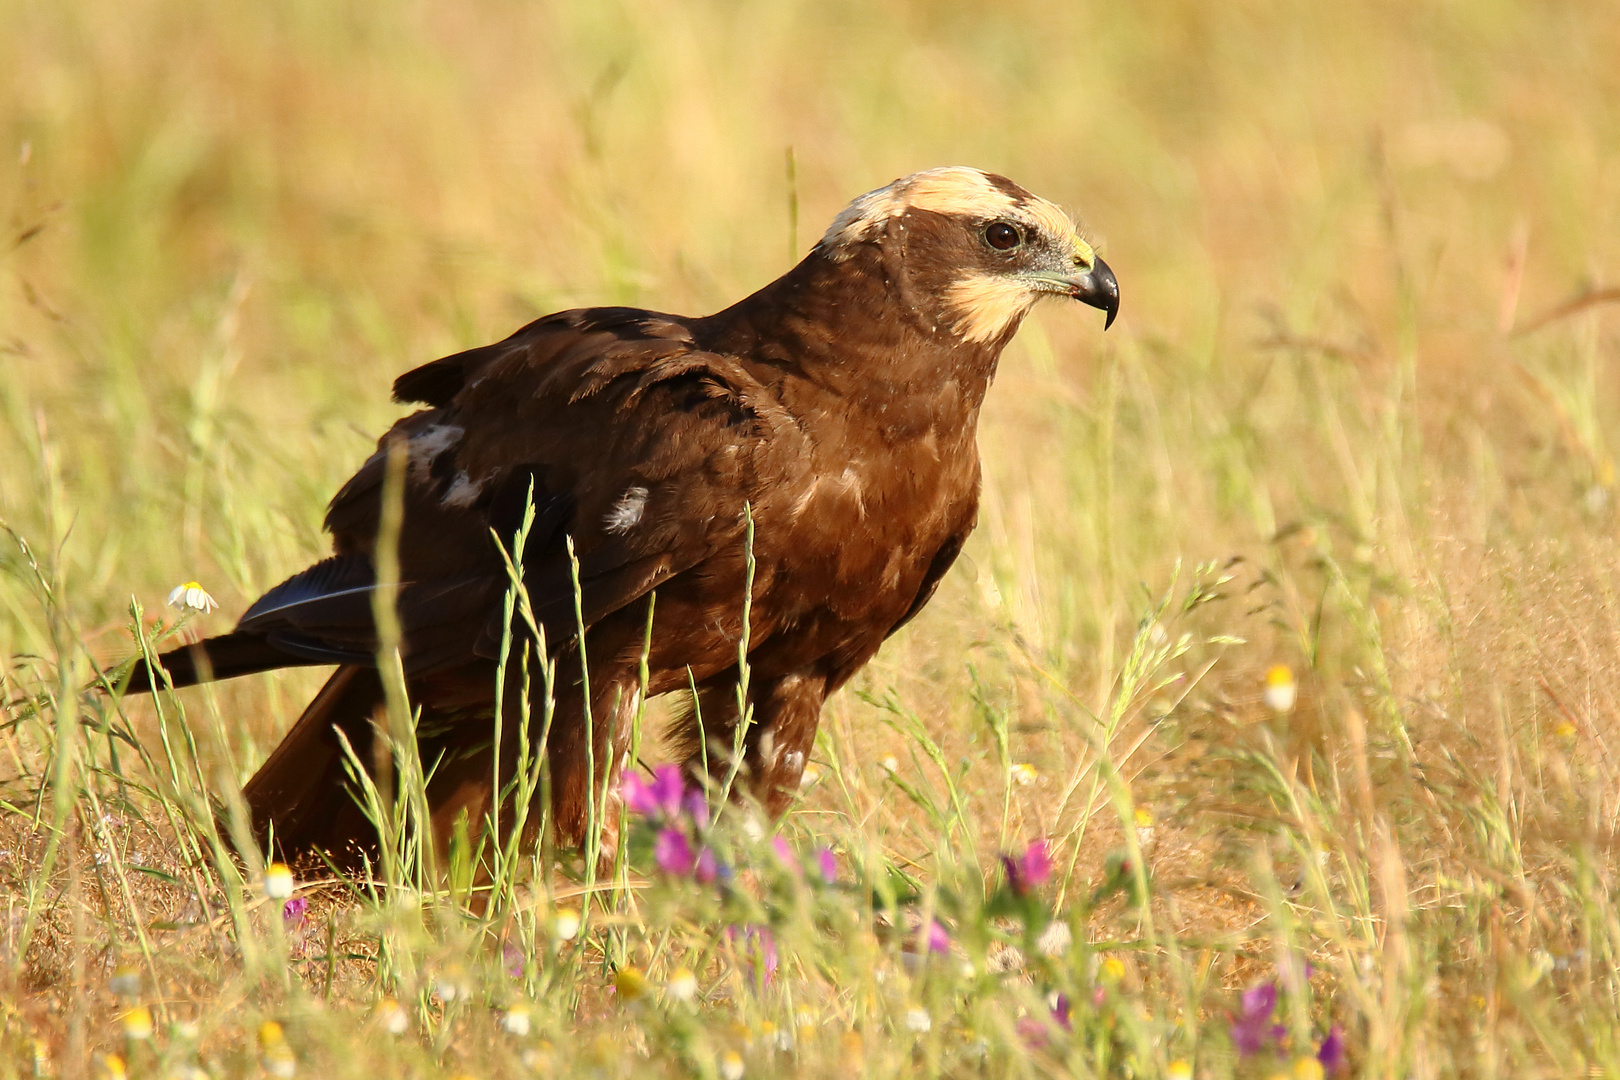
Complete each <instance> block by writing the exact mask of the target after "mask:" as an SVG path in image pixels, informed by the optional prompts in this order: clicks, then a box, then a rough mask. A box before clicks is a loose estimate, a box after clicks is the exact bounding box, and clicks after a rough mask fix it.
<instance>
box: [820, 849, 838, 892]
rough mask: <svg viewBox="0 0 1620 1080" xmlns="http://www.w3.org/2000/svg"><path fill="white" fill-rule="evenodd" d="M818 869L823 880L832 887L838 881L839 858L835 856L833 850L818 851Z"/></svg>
mask: <svg viewBox="0 0 1620 1080" xmlns="http://www.w3.org/2000/svg"><path fill="white" fill-rule="evenodd" d="M815 857H816V868H817V869H818V870H820V871H821V880H823V881H825V882H826V883H827V884H829V885H832V884H834V883H835V882H837V880H838V856H837V855H834V854H833V850H832V848H829V847H823V848H817V849H816V856H815Z"/></svg>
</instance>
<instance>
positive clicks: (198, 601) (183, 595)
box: [169, 581, 219, 615]
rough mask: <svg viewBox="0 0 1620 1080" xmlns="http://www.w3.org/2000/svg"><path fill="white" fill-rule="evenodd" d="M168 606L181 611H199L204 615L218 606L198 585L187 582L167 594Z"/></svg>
mask: <svg viewBox="0 0 1620 1080" xmlns="http://www.w3.org/2000/svg"><path fill="white" fill-rule="evenodd" d="M169 606H170V607H172V608H179V609H180V610H181V611H188V610H189V611H200V612H202V613H203V614H204V615H206V614H208V613H209V612H210V611H213V610H214V609H215V608H217V607H219V604H218V603H217V602H216V601H215V600H214V598H213V597H212V596H209V595H208V592H207V591H206V590H205V589H204V588H203V587H202V585H201V584H200V583H198V582H195V581H188V582H186V583H185V584H184V585H176V586H175V587H174V589H173V590H172V591H171V592H170V593H169Z"/></svg>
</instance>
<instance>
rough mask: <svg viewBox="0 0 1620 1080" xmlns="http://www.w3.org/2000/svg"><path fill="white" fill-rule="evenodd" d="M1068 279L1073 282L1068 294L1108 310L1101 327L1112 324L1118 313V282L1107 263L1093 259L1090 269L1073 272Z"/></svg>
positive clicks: (1083, 302)
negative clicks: (1071, 289)
mask: <svg viewBox="0 0 1620 1080" xmlns="http://www.w3.org/2000/svg"><path fill="white" fill-rule="evenodd" d="M1069 280H1070V281H1071V282H1073V284H1074V291H1073V292H1071V293H1070V294H1069V295H1070V296H1073V297H1074V298H1075V299H1076V300H1078V301H1080V302H1081V303H1082V304H1090V305H1091V306H1092V307H1094V308H1101V309H1102V310H1103V311H1106V312H1108V319H1107V321H1106V322H1104V323H1103V329H1104V330H1107V329H1108V328H1109V327H1110V326H1113V325H1114V316H1115V315H1118V314H1119V282H1118V281H1116V280H1114V272H1113V271H1112V270H1110V269H1108V264H1107V263H1105V262H1103V261H1102V260H1101V259H1093V260H1092V261H1091V269H1090V270H1087V271H1086V272H1085V273H1083V274H1075V275H1074V276H1073V277H1071V278H1069Z"/></svg>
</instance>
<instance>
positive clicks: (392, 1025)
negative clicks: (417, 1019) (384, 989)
mask: <svg viewBox="0 0 1620 1080" xmlns="http://www.w3.org/2000/svg"><path fill="white" fill-rule="evenodd" d="M376 1015H377V1022H378V1023H379V1024H381V1025H382V1029H383V1030H384V1031H386V1032H388V1034H390V1035H403V1034H405V1032H406V1031H408V1030H409V1029H410V1026H411V1018H410V1015H409V1014H407V1013H406V1012H405V1010H404V1009H402V1008H400V1005H399V1002H397V1001H395V1000H394V999H393V998H391V997H385V998H383V999H382V1000H381V1001H379V1002H377V1014H376Z"/></svg>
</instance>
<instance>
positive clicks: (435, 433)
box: [409, 424, 465, 477]
mask: <svg viewBox="0 0 1620 1080" xmlns="http://www.w3.org/2000/svg"><path fill="white" fill-rule="evenodd" d="M464 434H465V431H464V430H463V429H462V428H459V427H457V426H456V425H454V424H434V425H433V426H432V427H429V428H423V429H422V430H421V431H419V432H417V433H416V434H415V435H412V436H411V442H410V458H409V463H410V471H411V473H412V474H413V475H414V476H417V477H421V476H425V475H426V474H427V471H428V470H429V469H431V468H432V467H433V459H434V458H436V457H438V456H439V455H440V454H442V453H443V452H444V451H446V450H448V449H450V447H452V446H454V445H456V443H458V442H460V441H461V436H462V435H464Z"/></svg>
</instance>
